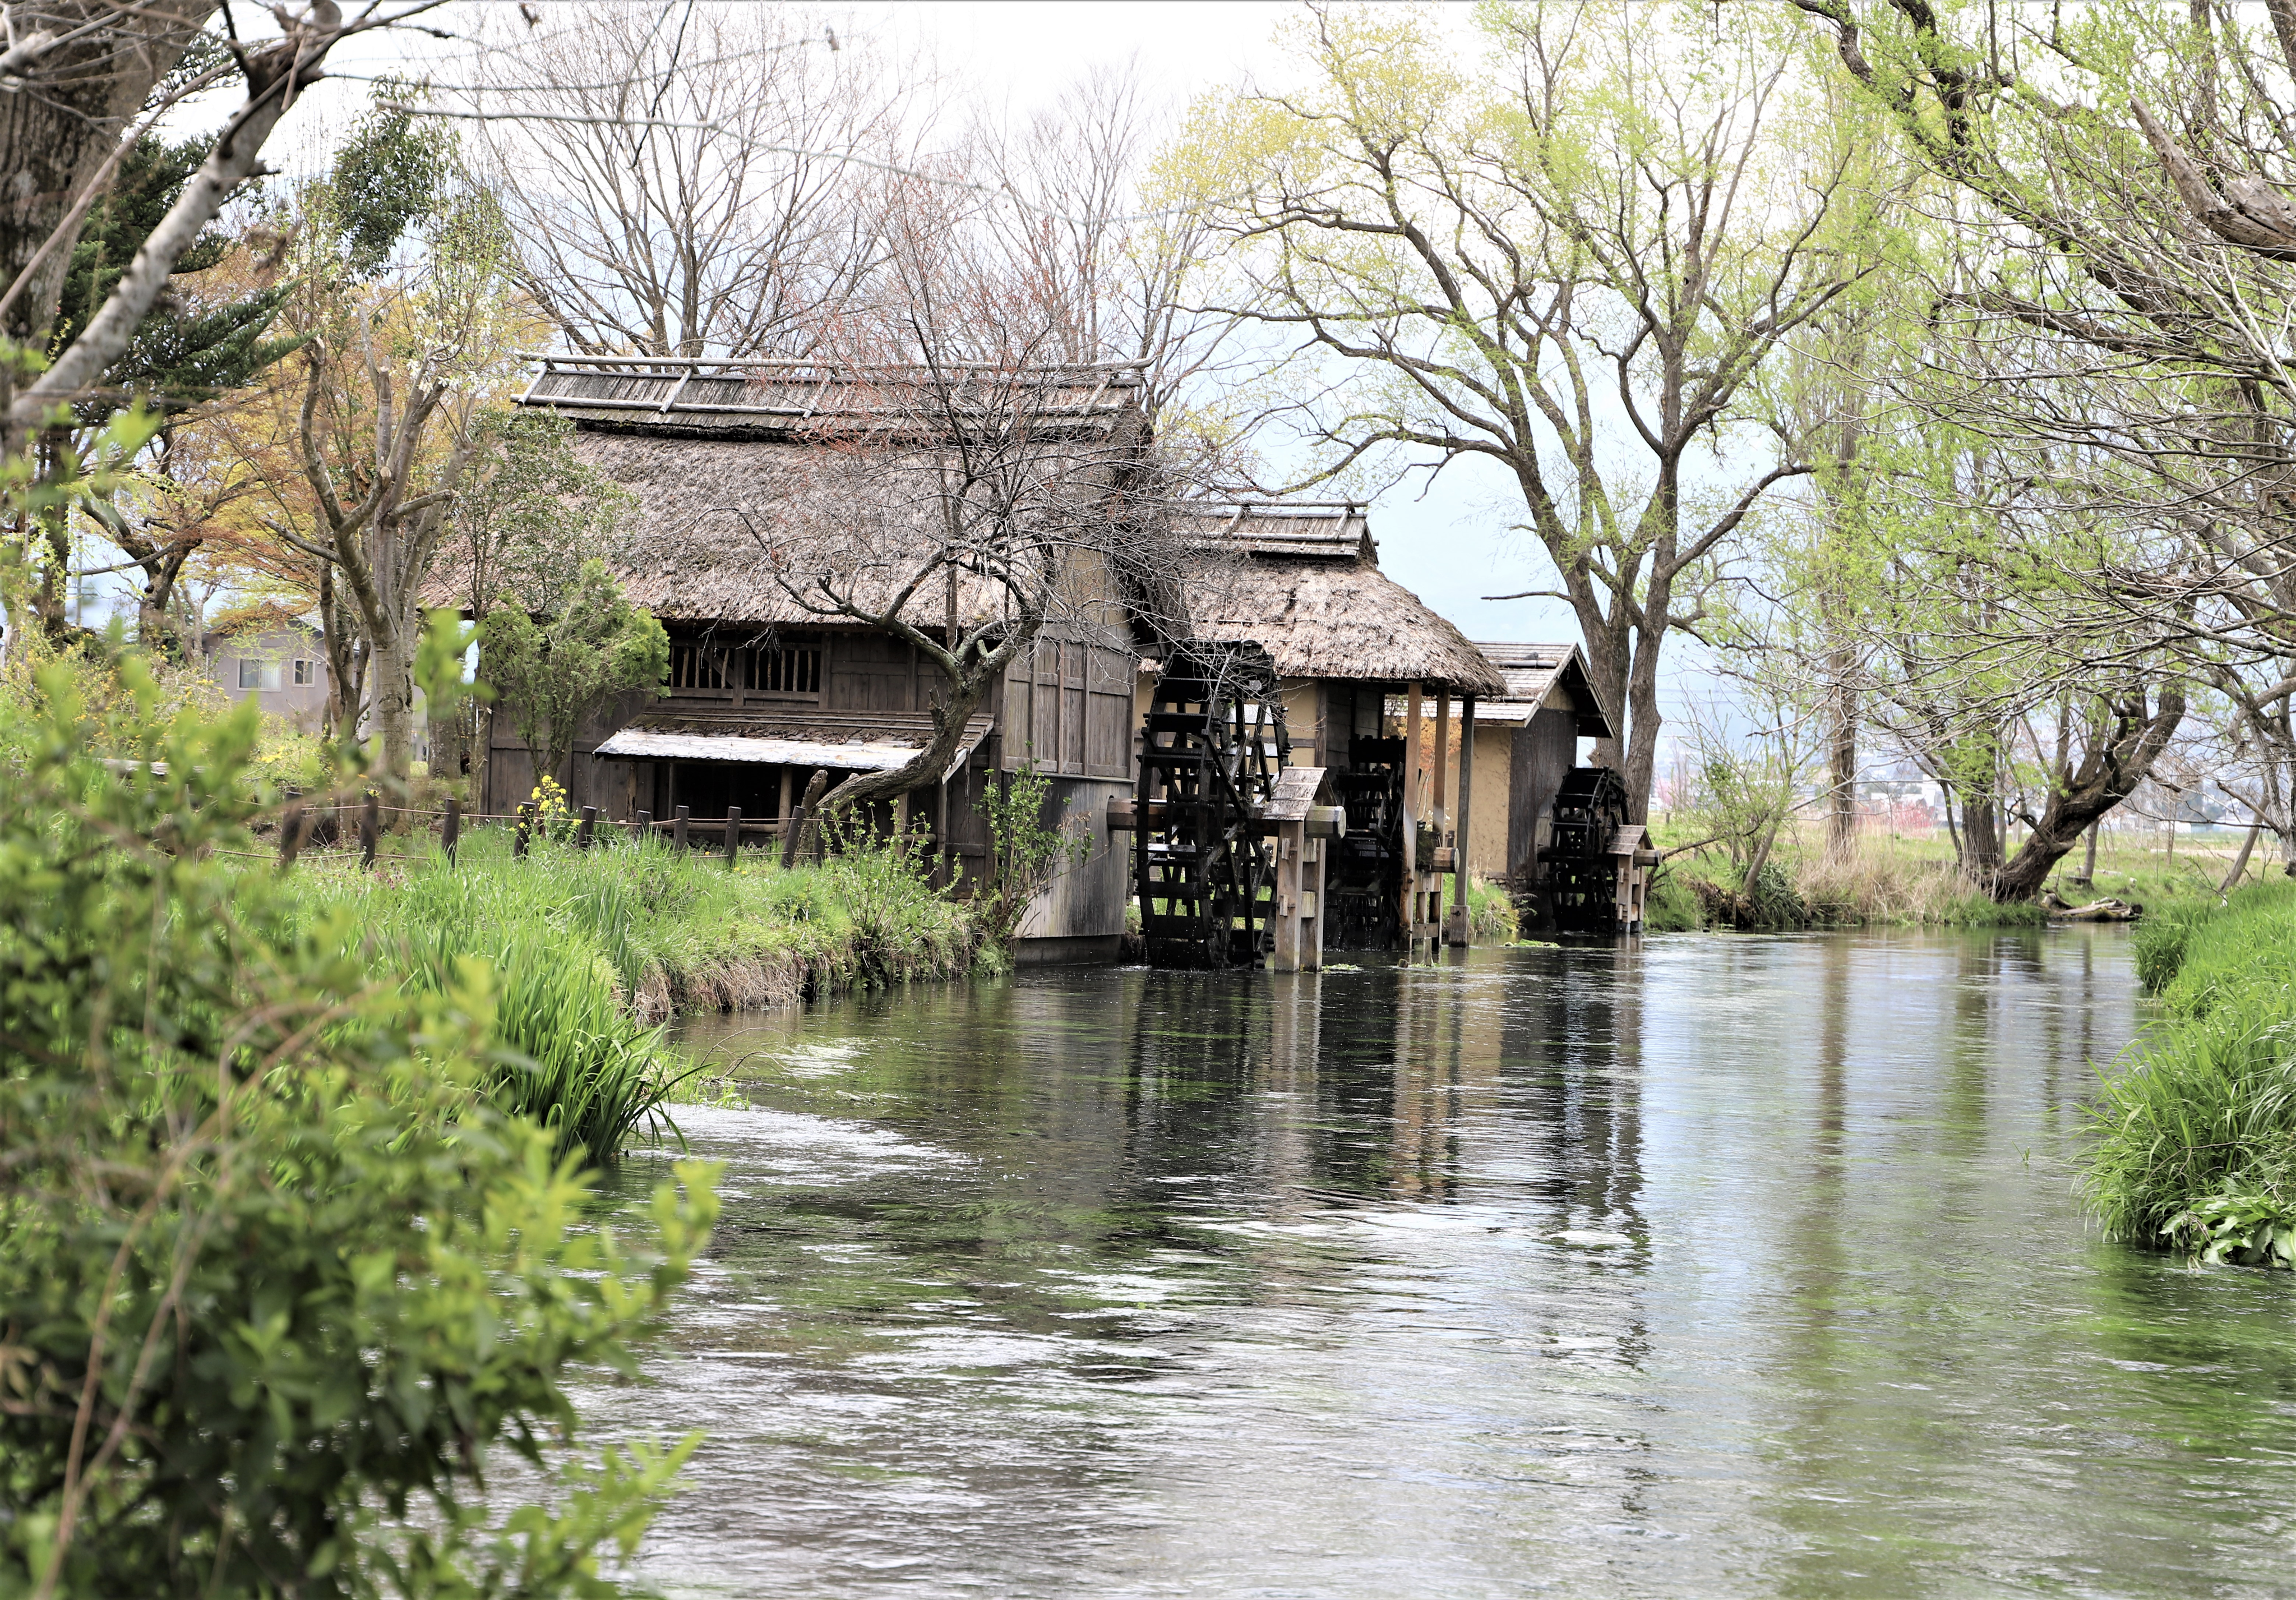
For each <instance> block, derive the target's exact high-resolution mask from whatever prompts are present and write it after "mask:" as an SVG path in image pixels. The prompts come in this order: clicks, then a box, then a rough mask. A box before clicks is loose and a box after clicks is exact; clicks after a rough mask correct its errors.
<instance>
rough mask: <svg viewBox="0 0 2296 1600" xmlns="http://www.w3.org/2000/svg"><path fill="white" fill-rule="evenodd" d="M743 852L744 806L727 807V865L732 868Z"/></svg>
mask: <svg viewBox="0 0 2296 1600" xmlns="http://www.w3.org/2000/svg"><path fill="white" fill-rule="evenodd" d="M741 853H742V808H741V807H739V806H728V807H726V867H727V868H728V869H729V870H730V869H731V868H732V866H733V865H734V858H735V857H738V856H739V855H740V854H741Z"/></svg>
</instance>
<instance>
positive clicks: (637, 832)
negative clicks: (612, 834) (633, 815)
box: [630, 811, 653, 849]
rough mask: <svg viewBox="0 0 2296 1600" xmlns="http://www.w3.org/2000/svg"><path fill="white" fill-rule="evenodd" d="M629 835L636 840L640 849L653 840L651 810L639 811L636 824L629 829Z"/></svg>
mask: <svg viewBox="0 0 2296 1600" xmlns="http://www.w3.org/2000/svg"><path fill="white" fill-rule="evenodd" d="M630 837H631V838H632V839H633V840H634V841H636V843H637V845H638V847H639V848H640V849H644V847H645V846H647V845H648V844H651V843H652V842H653V813H652V812H651V811H641V812H639V813H638V823H637V826H636V827H635V828H634V829H633V830H631V833H630Z"/></svg>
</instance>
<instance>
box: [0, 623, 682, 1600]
mask: <svg viewBox="0 0 2296 1600" xmlns="http://www.w3.org/2000/svg"><path fill="white" fill-rule="evenodd" d="M121 673H122V677H123V679H124V681H125V682H126V683H127V685H128V686H129V688H130V690H131V691H132V692H133V694H134V700H133V702H132V709H131V710H129V711H127V712H126V713H125V714H123V715H120V716H119V717H118V718H116V719H115V720H113V721H112V722H111V723H109V724H107V725H106V726H100V727H98V728H97V729H96V730H95V732H96V734H97V735H98V738H97V740H96V741H95V743H98V744H99V745H101V746H102V747H103V748H105V749H106V751H107V753H109V754H111V755H113V756H115V757H119V758H123V759H125V760H126V761H127V763H129V764H130V765H129V766H128V767H127V770H126V771H125V773H123V772H121V771H119V770H114V769H113V768H111V767H106V766H105V765H104V763H103V762H102V761H101V760H99V759H97V758H96V756H95V755H94V753H92V751H91V749H90V743H91V742H90V740H89V737H88V734H89V731H90V730H89V727H88V725H87V723H86V720H85V718H84V709H83V708H82V707H81V706H80V705H79V704H78V702H77V701H76V700H75V698H74V696H73V694H72V693H71V690H70V678H69V677H68V675H67V674H66V673H65V672H64V671H62V670H61V669H51V670H50V673H49V675H48V678H47V680H46V681H45V683H44V684H43V685H42V689H43V693H42V696H41V697H40V698H41V702H42V703H41V706H40V709H38V710H33V711H27V710H21V709H19V708H18V706H17V705H16V703H15V702H9V703H7V704H4V705H0V756H4V759H0V903H4V904H5V905H7V906H8V907H10V914H9V915H8V916H7V918H6V919H4V923H0V1170H4V1172H5V1173H6V1175H7V1176H6V1181H5V1183H4V1184H0V1595H7V1596H91V1597H93V1596H122V1595H136V1596H185V1597H187V1600H188V1597H189V1596H208V1595H225V1596H242V1595H245V1596H254V1595H283V1594H293V1595H299V1596H312V1597H314V1600H318V1597H325V1596H377V1595H385V1594H399V1595H406V1596H414V1595H424V1596H430V1595H442V1594H454V1595H480V1594H484V1595H505V1596H506V1595H532V1596H555V1595H568V1596H601V1595H606V1594H611V1593H613V1592H615V1589H614V1587H613V1586H612V1585H611V1584H609V1583H608V1582H606V1581H605V1580H604V1579H602V1578H601V1576H600V1573H599V1570H598V1562H597V1555H596V1551H597V1549H598V1547H600V1546H602V1545H604V1544H606V1543H608V1542H609V1541H615V1542H619V1545H620V1546H621V1547H622V1548H623V1549H624V1550H625V1551H626V1552H627V1549H628V1548H629V1547H632V1546H633V1545H634V1544H635V1540H636V1538H637V1537H638V1536H639V1534H640V1533H641V1532H642V1531H643V1530H644V1526H645V1523H646V1522H647V1520H648V1517H649V1516H650V1514H651V1511H652V1506H654V1505H655V1504H656V1503H657V1502H658V1500H659V1499H660V1497H661V1495H662V1494H663V1493H664V1492H666V1490H667V1488H668V1482H669V1480H670V1478H671V1476H672V1475H673V1474H674V1473H675V1472H676V1468H677V1465H678V1464H679V1462H680V1461H681V1460H682V1459H683V1458H684V1456H685V1454H686V1452H687V1451H688V1450H690V1448H692V1447H691V1441H688V1442H687V1443H686V1444H684V1445H681V1446H678V1447H676V1448H669V1449H668V1450H662V1449H657V1448H651V1447H636V1448H631V1449H629V1450H627V1451H622V1450H616V1449H608V1450H606V1451H604V1452H603V1454H602V1455H600V1456H595V1457H593V1458H591V1459H589V1460H587V1461H584V1460H583V1459H581V1458H580V1457H579V1456H578V1455H577V1454H576V1453H575V1452H574V1450H573V1449H572V1445H573V1442H574V1436H575V1432H576V1428H577V1425H578V1417H577V1416H576V1415H575V1412H574V1409H573V1407H572V1405H571V1403H570V1399H569V1398H568V1396H567V1394H566V1392H565V1389H564V1382H565V1379H566V1377H567V1375H568V1374H569V1372H570V1370H571V1369H574V1368H576V1367H582V1368H593V1369H594V1368H595V1367H597V1366H607V1367H611V1368H615V1369H619V1370H622V1371H625V1372H627V1371H629V1370H630V1368H631V1366H632V1360H633V1358H632V1342H633V1341H634V1340H635V1339H636V1338H637V1337H638V1336H640V1335H642V1334H644V1333H646V1332H647V1331H648V1330H649V1329H651V1328H652V1327H654V1326H655V1325H657V1324H658V1322H659V1319H660V1315H661V1312H662V1309H663V1307H664V1304H665V1301H666V1299H667V1297H668V1294H669V1293H670V1292H671V1291H672V1290H673V1289H674V1288H675V1287H676V1284H678V1283H679V1282H680V1281H681V1280H682V1279H683V1278H684V1276H685V1273H686V1270H687V1267H688V1264H689V1263H690V1261H691V1260H692V1259H693V1255H694V1253H695V1252H696V1251H698V1250H699V1249H700V1248H701V1245H702V1244H703V1243H704V1241H705V1239H706V1237H707V1234H708V1230H709V1225H710V1221H711V1218H712V1216H713V1215H714V1211H715V1202H714V1199H713V1197H712V1196H711V1195H710V1194H709V1190H708V1186H707V1181H706V1179H707V1174H706V1171H704V1170H702V1169H697V1168H695V1167H693V1166H686V1165H682V1166H681V1169H680V1171H679V1173H678V1176H677V1180H676V1183H675V1184H666V1185H664V1186H662V1187H661V1188H660V1189H659V1190H657V1192H656V1194H655V1196H654V1206H653V1218H654V1223H655V1227H656V1229H657V1232H658V1242H657V1243H655V1244H653V1245H652V1246H651V1247H650V1248H648V1249H639V1248H636V1247H635V1246H634V1245H633V1244H632V1243H627V1242H625V1241H624V1240H622V1239H620V1238H619V1237H617V1236H616V1235H614V1234H613V1233H611V1231H609V1230H601V1229H598V1228H597V1227H595V1226H594V1220H593V1218H591V1217H589V1216H588V1215H586V1213H585V1211H584V1210H583V1202H584V1190H583V1187H582V1185H581V1184H580V1182H579V1181H578V1177H577V1176H576V1172H575V1169H574V1168H573V1166H572V1165H571V1164H570V1163H560V1162H557V1161H553V1156H552V1153H551V1139H550V1136H549V1135H548V1134H547V1133H545V1131H544V1130H543V1129H541V1128H538V1127H537V1126H535V1125H534V1124H533V1123H532V1122H531V1121H529V1120H525V1119H522V1118H518V1117H512V1116H506V1115H504V1114H503V1113H502V1112H499V1111H497V1110H496V1109H495V1108H494V1107H493V1105H492V1104H490V1102H489V1101H488V1098H487V1096H486V1095H485V1094H484V1093H483V1092H482V1086H483V1084H484V1082H485V1080H486V1073H487V1071H488V1067H487V1066H486V1065H485V1064H484V1062H485V1057H486V1056H487V1055H488V1054H491V1043H492V1034H493V1029H492V1025H491V1022H490V1013H491V1009H492V998H491V984H492V980H491V977H490V974H489V972H488V970H487V968H486V967H485V965H484V964H480V963H466V964H463V966H462V967H461V968H460V971H459V975H458V978H457V979H456V981H454V982H452V983H450V984H449V985H448V986H447V988H446V989H444V990H443V991H441V990H439V989H433V988H430V987H429V986H406V985H402V984H400V983H399V982H398V981H395V980H389V979H386V980H384V981H380V982H377V981H372V980H370V979H369V977H368V975H367V972H366V965H365V962H364V961H363V960H362V959H360V956H361V947H360V940H359V937H358V931H357V930H355V929H351V928H348V927H345V926H325V927H317V928H314V927H311V926H307V925H306V923H305V919H304V917H303V915H301V914H300V913H299V911H298V902H297V901H296V900H295V899H294V898H293V897H292V895H291V891H290V889H289V887H288V886H287V885H284V884H283V883H282V882H280V880H279V879H278V878H277V877H276V876H275V874H271V873H269V872H267V871H264V870H260V869H255V870H250V869H249V867H248V866H246V864H245V863H244V862H243V861H242V860H240V859H239V858H238V856H239V855H243V854H245V853H247V852H250V851H251V850H253V849H255V848H256V841H255V840H254V839H253V838H252V837H251V836H250V832H249V825H250V823H251V822H252V821H254V820H256V819H257V818H258V816H261V815H263V810H262V801H263V798H264V797H261V796H257V795H253V794H252V791H253V789H254V787H255V785H254V784H252V783H251V782H250V770H249V761H250V755H251V753H252V751H253V749H254V746H255V743H256V739H257V733H258V718H257V716H256V714H255V712H254V710H253V708H252V707H251V706H245V707H242V708H239V709H238V710H235V711H234V713H233V714H232V715H230V716H228V717H225V718H212V717H208V716H203V715H201V714H200V713H197V712H193V711H185V712H182V713H179V714H177V715H176V716H174V717H172V718H163V717H162V716H160V714H159V711H158V697H157V694H156V693H155V691H154V690H153V688H152V684H151V680H150V678H149V677H148V676H146V675H144V674H143V670H142V669H141V667H140V664H139V663H137V662H136V661H134V660H132V659H131V660H130V661H128V662H127V663H126V664H125V665H124V666H123V667H122V669H121ZM235 853H236V854H235ZM680 1186H683V1187H684V1190H685V1193H684V1194H683V1195H682V1196H681V1194H680V1193H679V1188H680ZM498 1448H509V1449H511V1450H512V1451H513V1452H515V1453H516V1454H517V1455H519V1456H522V1457H524V1458H525V1459H526V1460H528V1461H529V1462H530V1463H532V1464H534V1465H536V1466H537V1468H540V1469H542V1470H543V1471H544V1472H545V1473H547V1474H549V1475H551V1476H553V1478H554V1480H555V1482H554V1487H553V1491H552V1493H551V1495H550V1506H548V1507H547V1508H545V1507H544V1506H530V1507H527V1508H524V1509H519V1510H513V1511H512V1512H511V1513H510V1514H508V1515H507V1516H505V1515H504V1514H503V1510H502V1508H501V1507H500V1506H498V1505H497V1506H496V1507H494V1508H493V1509H492V1512H491V1514H490V1513H489V1511H488V1507H486V1506H482V1505H480V1504H479V1503H478V1501H477V1499H476V1495H475V1491H476V1490H477V1489H479V1488H480V1486H481V1484H482V1482H483V1475H484V1473H485V1472H486V1470H487V1468H488V1464H489V1456H490V1454H491V1453H492V1452H494V1451H495V1450H496V1449H498Z"/></svg>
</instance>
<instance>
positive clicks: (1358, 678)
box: [1182, 504, 1506, 697]
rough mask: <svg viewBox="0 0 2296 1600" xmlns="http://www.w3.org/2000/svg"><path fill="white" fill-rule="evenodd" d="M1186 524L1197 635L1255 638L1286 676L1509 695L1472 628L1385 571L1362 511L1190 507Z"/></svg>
mask: <svg viewBox="0 0 2296 1600" xmlns="http://www.w3.org/2000/svg"><path fill="white" fill-rule="evenodd" d="M1182 532H1183V533H1184V535H1185V536H1186V545H1185V548H1186V550H1187V552H1188V554H1187V556H1186V558H1185V559H1186V561H1187V564H1188V570H1187V571H1186V572H1185V575H1184V579H1183V585H1182V587H1183V591H1184V595H1185V604H1186V609H1187V622H1188V627H1189V628H1190V629H1191V631H1192V632H1193V634H1194V635H1195V636H1197V637H1199V638H1205V639H1223V640H1226V639H1233V640H1246V639H1249V640H1251V641H1254V642H1256V643H1258V644H1261V645H1263V646H1265V647H1266V648H1267V652H1268V653H1269V654H1270V655H1272V656H1274V657H1275V667H1276V670H1277V671H1279V672H1281V673H1282V674H1283V676H1284V677H1295V678H1314V677H1321V678H1340V679H1344V680H1349V681H1353V682H1357V683H1378V684H1407V683H1414V682H1416V683H1420V684H1423V685H1425V686H1426V687H1427V688H1428V689H1430V690H1439V689H1447V690H1448V691H1450V692H1451V693H1454V694H1472V695H1476V696H1479V697H1480V696H1486V695H1498V694H1503V693H1505V692H1506V680H1505V678H1503V677H1500V675H1499V673H1498V671H1497V669H1496V668H1494V667H1493V666H1492V665H1491V663H1490V662H1489V661H1486V660H1485V659H1484V658H1483V656H1482V654H1481V652H1479V651H1477V650H1476V648H1475V647H1474V645H1473V644H1471V643H1469V641H1468V639H1467V636H1466V635H1464V634H1463V633H1461V632H1460V631H1459V630H1458V628H1456V627H1455V626H1453V625H1452V623H1451V622H1450V621H1448V620H1447V619H1445V618H1443V617H1441V616H1439V615H1438V614H1437V613H1435V612H1434V611H1431V610H1429V609H1428V607H1427V606H1426V605H1425V604H1423V603H1422V602H1421V601H1420V599H1419V597H1418V596H1417V595H1414V594H1413V593H1412V592H1411V591H1410V590H1409V589H1406V588H1405V587H1403V586H1402V585H1401V584H1399V583H1398V582H1396V581H1395V580H1394V579H1393V578H1390V577H1388V576H1387V574H1385V573H1384V572H1382V571H1381V570H1379V547H1378V546H1377V545H1376V544H1375V543H1374V541H1373V539H1372V537H1371V529H1370V525H1369V523H1368V521H1366V519H1365V515H1364V513H1363V512H1362V510H1361V509H1360V508H1359V507H1356V506H1352V505H1327V506H1316V505H1296V504H1294V505H1258V504H1254V505H1223V506H1206V507H1203V508H1201V509H1192V510H1191V511H1189V512H1188V513H1185V516H1184V518H1183V525H1182Z"/></svg>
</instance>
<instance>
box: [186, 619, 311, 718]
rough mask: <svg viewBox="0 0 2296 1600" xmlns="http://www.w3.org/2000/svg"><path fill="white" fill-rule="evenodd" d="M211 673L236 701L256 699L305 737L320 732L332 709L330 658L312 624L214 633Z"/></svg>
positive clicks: (210, 648)
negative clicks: (329, 699) (329, 701)
mask: <svg viewBox="0 0 2296 1600" xmlns="http://www.w3.org/2000/svg"><path fill="white" fill-rule="evenodd" d="M207 658H208V673H209V677H213V678H214V679H215V681H216V684H217V686H219V687H220V688H221V689H222V690H223V692H224V693H225V694H226V695H228V696H229V697H230V698H232V699H233V700H246V699H248V698H249V697H250V696H252V697H253V698H254V700H255V701H256V702H257V703H258V705H260V706H261V707H262V708H263V709H264V710H265V711H266V712H268V713H269V714H270V715H272V716H275V717H279V718H284V719H285V720H286V721H288V722H289V723H291V724H292V725H293V726H295V727H296V728H298V729H299V730H300V731H301V732H303V733H307V734H316V733H317V732H318V731H319V723H320V719H321V718H322V717H323V716H324V714H325V710H326V705H327V656H326V652H325V651H324V649H322V648H321V642H320V638H319V630H318V629H317V628H313V627H311V626H310V625H309V624H308V623H305V622H296V623H294V624H292V625H291V626H289V627H286V628H276V629H274V630H272V631H270V632H266V633H259V634H210V635H209V636H208V639H207Z"/></svg>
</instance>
